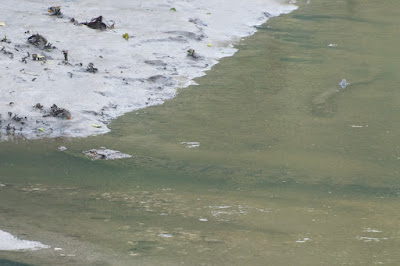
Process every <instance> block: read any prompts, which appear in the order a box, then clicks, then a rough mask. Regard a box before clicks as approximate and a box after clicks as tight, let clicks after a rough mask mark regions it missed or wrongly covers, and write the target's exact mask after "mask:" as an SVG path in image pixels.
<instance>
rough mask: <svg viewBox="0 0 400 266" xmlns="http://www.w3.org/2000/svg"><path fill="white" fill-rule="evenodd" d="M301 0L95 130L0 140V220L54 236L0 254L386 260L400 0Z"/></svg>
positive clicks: (398, 156)
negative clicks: (116, 156)
mask: <svg viewBox="0 0 400 266" xmlns="http://www.w3.org/2000/svg"><path fill="white" fill-rule="evenodd" d="M300 4H301V7H300V9H299V10H297V11H295V12H293V13H291V14H289V15H286V16H282V17H279V18H275V19H271V20H270V21H269V22H268V23H267V25H264V26H263V27H261V28H260V29H259V32H258V33H257V34H256V35H254V36H253V37H251V38H249V39H246V40H245V41H243V42H242V43H241V44H240V45H239V46H238V48H239V49H240V51H239V52H238V53H237V54H236V55H235V56H234V57H232V58H226V59H224V60H222V62H221V63H220V64H219V65H217V66H216V67H215V68H214V69H213V70H212V71H210V72H209V73H208V75H207V76H205V77H202V78H200V79H198V80H197V82H198V83H199V84H200V85H199V86H192V87H190V88H186V89H184V90H182V91H181V92H180V94H179V95H178V97H177V98H175V99H173V100H171V101H168V102H167V103H165V104H164V105H162V106H157V107H151V108H148V109H145V110H141V111H139V112H137V114H135V113H133V114H129V115H126V116H124V117H122V118H121V119H118V120H116V121H114V122H113V123H112V126H111V127H112V132H111V133H110V134H108V135H105V136H96V137H91V138H87V139H55V140H40V141H23V140H19V141H15V142H8V143H0V183H2V184H5V185H6V186H3V187H0V229H2V230H4V231H7V232H10V233H13V234H15V235H17V236H19V237H21V238H24V239H31V240H37V241H40V242H42V243H45V244H49V245H51V246H52V247H53V248H54V247H60V248H62V250H53V248H52V249H48V250H39V251H35V252H0V258H2V259H4V261H1V260H0V262H4V263H9V264H10V265H11V262H10V261H18V262H22V263H28V264H32V265H63V264H65V265H179V264H185V265H244V264H248V265H375V264H386V265H398V264H399V263H400V251H399V250H400V239H399V237H400V227H399V224H400V223H399V221H400V213H399V212H398V209H399V207H400V203H399V192H400V179H399V170H400V167H399V164H400V162H399V160H400V145H399V143H400V134H399V133H400V116H398V113H399V111H400V106H399V104H398V103H399V102H400V90H398V84H399V81H400V78H399V75H397V71H398V69H399V67H400V64H399V62H398V59H397V58H398V57H399V56H398V55H399V52H398V48H397V44H398V43H399V41H400V37H399V36H400V35H399V27H398V25H399V23H400V18H399V17H398V15H397V10H399V8H400V2H397V1H390V0H384V1H373V0H341V1H327V0H312V2H311V4H310V5H305V3H304V2H301V3H300ZM329 44H335V45H337V46H333V47H329V46H328V45H329ZM343 78H345V79H347V81H348V82H349V83H350V85H349V86H348V87H346V88H345V89H343V90H342V89H339V86H338V85H337V84H338V83H339V82H340V81H341V80H342V79H343ZM190 141H196V142H200V147H198V148H193V149H189V148H186V147H185V145H182V144H181V143H182V142H190ZM60 145H65V146H67V147H68V150H67V151H66V152H60V151H58V150H57V147H58V146H60ZM100 146H106V147H107V148H112V149H117V150H121V151H123V152H126V153H129V154H132V155H134V156H135V157H134V158H131V159H126V160H120V161H91V160H90V159H87V158H85V157H84V156H83V155H82V154H81V152H82V151H83V150H87V149H91V148H98V147H100Z"/></svg>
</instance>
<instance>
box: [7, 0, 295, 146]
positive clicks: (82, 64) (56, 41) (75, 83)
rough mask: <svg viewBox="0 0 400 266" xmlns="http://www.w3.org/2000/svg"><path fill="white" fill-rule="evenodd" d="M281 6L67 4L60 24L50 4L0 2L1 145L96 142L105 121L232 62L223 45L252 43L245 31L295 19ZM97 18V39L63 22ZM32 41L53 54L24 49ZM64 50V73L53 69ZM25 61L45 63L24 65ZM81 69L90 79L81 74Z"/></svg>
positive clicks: (270, 0) (277, 0)
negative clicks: (66, 139)
mask: <svg viewBox="0 0 400 266" xmlns="http://www.w3.org/2000/svg"><path fill="white" fill-rule="evenodd" d="M284 2H285V1H284V0H248V1H242V0H232V1H215V0H185V1H184V0H177V1H172V0H146V1H144V0H138V1H130V0H104V1H101V2H99V1H97V0H85V1H76V0H70V1H66V2H63V3H62V5H61V11H62V13H63V15H64V17H63V18H58V17H56V16H49V14H48V13H47V8H48V7H49V6H52V5H54V4H56V3H55V2H54V1H50V0H21V1H18V4H16V3H15V1H14V0H2V1H0V18H1V20H2V21H4V22H5V23H4V25H3V26H2V27H0V38H3V37H5V36H6V39H7V41H5V42H1V43H0V50H1V51H0V94H1V95H2V97H1V99H0V115H1V117H0V122H1V124H0V128H1V130H0V134H1V135H2V139H3V140H4V139H10V138H13V137H14V136H22V137H25V138H44V137H58V136H72V137H85V136H89V135H94V134H104V133H106V132H108V131H109V128H108V124H109V122H110V121H111V120H112V119H115V118H116V117H118V116H121V115H123V114H125V113H127V112H130V111H133V110H137V109H141V108H145V107H147V106H151V105H158V104H162V103H163V102H164V101H165V100H166V99H170V98H173V97H174V96H176V93H177V88H178V87H180V88H183V87H186V86H188V85H191V84H195V83H194V81H193V79H194V78H196V77H200V76H202V75H204V74H205V72H206V71H208V70H210V69H211V67H212V66H213V65H215V64H216V63H217V62H218V60H219V59H221V58H223V57H227V56H232V55H233V54H234V53H235V52H236V49H235V48H234V47H233V45H234V44H236V43H237V42H238V41H240V40H241V39H242V38H243V37H246V36H250V35H252V34H254V32H255V31H256V27H255V26H258V25H261V24H262V23H264V22H265V21H266V20H267V19H268V18H270V17H273V16H278V15H280V14H283V13H289V12H291V11H293V10H294V9H296V6H294V5H288V4H284ZM293 3H295V2H293ZM174 10H176V11H174ZM100 15H102V16H103V17H104V19H105V20H106V21H108V23H109V24H112V23H113V22H115V28H114V29H113V30H111V29H109V30H105V31H99V30H93V29H90V28H88V27H86V26H76V25H74V24H73V23H71V22H70V18H72V17H73V18H74V19H75V20H76V21H78V22H86V21H90V19H92V18H94V17H97V16H100ZM28 31H29V32H28ZM36 33H39V34H41V35H43V36H44V37H45V38H46V39H47V41H48V42H50V43H52V45H54V46H55V47H56V49H53V50H52V51H51V52H49V51H46V50H39V48H37V47H34V46H32V45H31V44H29V43H28V42H27V38H28V37H29V36H31V35H32V34H36ZM125 33H128V34H129V36H130V38H129V39H128V40H126V39H124V38H123V37H122V36H123V35H124V34H125ZM8 41H11V42H10V43H8ZM189 49H192V50H194V51H195V52H194V56H193V55H188V52H187V51H188V50H189ZM64 50H68V58H69V60H68V63H69V64H65V63H63V60H64V55H63V52H62V51H64ZM11 53H12V55H11ZM28 53H29V55H28ZM32 54H38V55H39V56H42V55H43V56H45V57H46V60H45V61H40V60H32ZM40 58H41V57H40ZM25 62H26V63H25ZM89 63H93V66H94V67H95V68H97V69H98V72H97V73H89V72H87V71H86V68H87V66H88V65H89ZM38 103H40V105H37V104H38ZM53 104H55V105H57V107H58V108H60V109H62V110H64V109H65V112H63V115H62V116H57V117H54V116H46V112H48V111H49V109H50V107H51V106H53ZM35 106H38V107H41V106H42V108H37V107H35ZM69 115H70V117H69ZM44 116H46V117H44ZM68 118H71V119H68Z"/></svg>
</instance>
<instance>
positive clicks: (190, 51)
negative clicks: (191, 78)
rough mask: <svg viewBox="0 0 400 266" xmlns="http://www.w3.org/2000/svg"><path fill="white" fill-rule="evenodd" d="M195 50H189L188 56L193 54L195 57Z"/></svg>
mask: <svg viewBox="0 0 400 266" xmlns="http://www.w3.org/2000/svg"><path fill="white" fill-rule="evenodd" d="M194 52H195V51H194V50H193V49H189V50H187V53H188V56H193V57H195V55H194Z"/></svg>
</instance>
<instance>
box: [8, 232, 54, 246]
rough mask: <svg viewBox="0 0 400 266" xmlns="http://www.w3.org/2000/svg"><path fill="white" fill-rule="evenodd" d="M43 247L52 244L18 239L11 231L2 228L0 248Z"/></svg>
mask: <svg viewBox="0 0 400 266" xmlns="http://www.w3.org/2000/svg"><path fill="white" fill-rule="evenodd" d="M42 248H50V246H47V245H43V244H42V243H40V242H36V241H29V240H22V239H18V238H16V237H14V236H13V235H11V234H10V233H7V232H4V231H2V230H0V250H27V249H30V250H37V249H42Z"/></svg>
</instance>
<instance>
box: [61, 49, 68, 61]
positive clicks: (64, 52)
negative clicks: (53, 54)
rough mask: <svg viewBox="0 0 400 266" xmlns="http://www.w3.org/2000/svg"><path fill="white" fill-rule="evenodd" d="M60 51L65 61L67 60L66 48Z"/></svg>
mask: <svg viewBox="0 0 400 266" xmlns="http://www.w3.org/2000/svg"><path fill="white" fill-rule="evenodd" d="M62 53H63V55H64V60H65V61H66V62H68V50H62Z"/></svg>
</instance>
